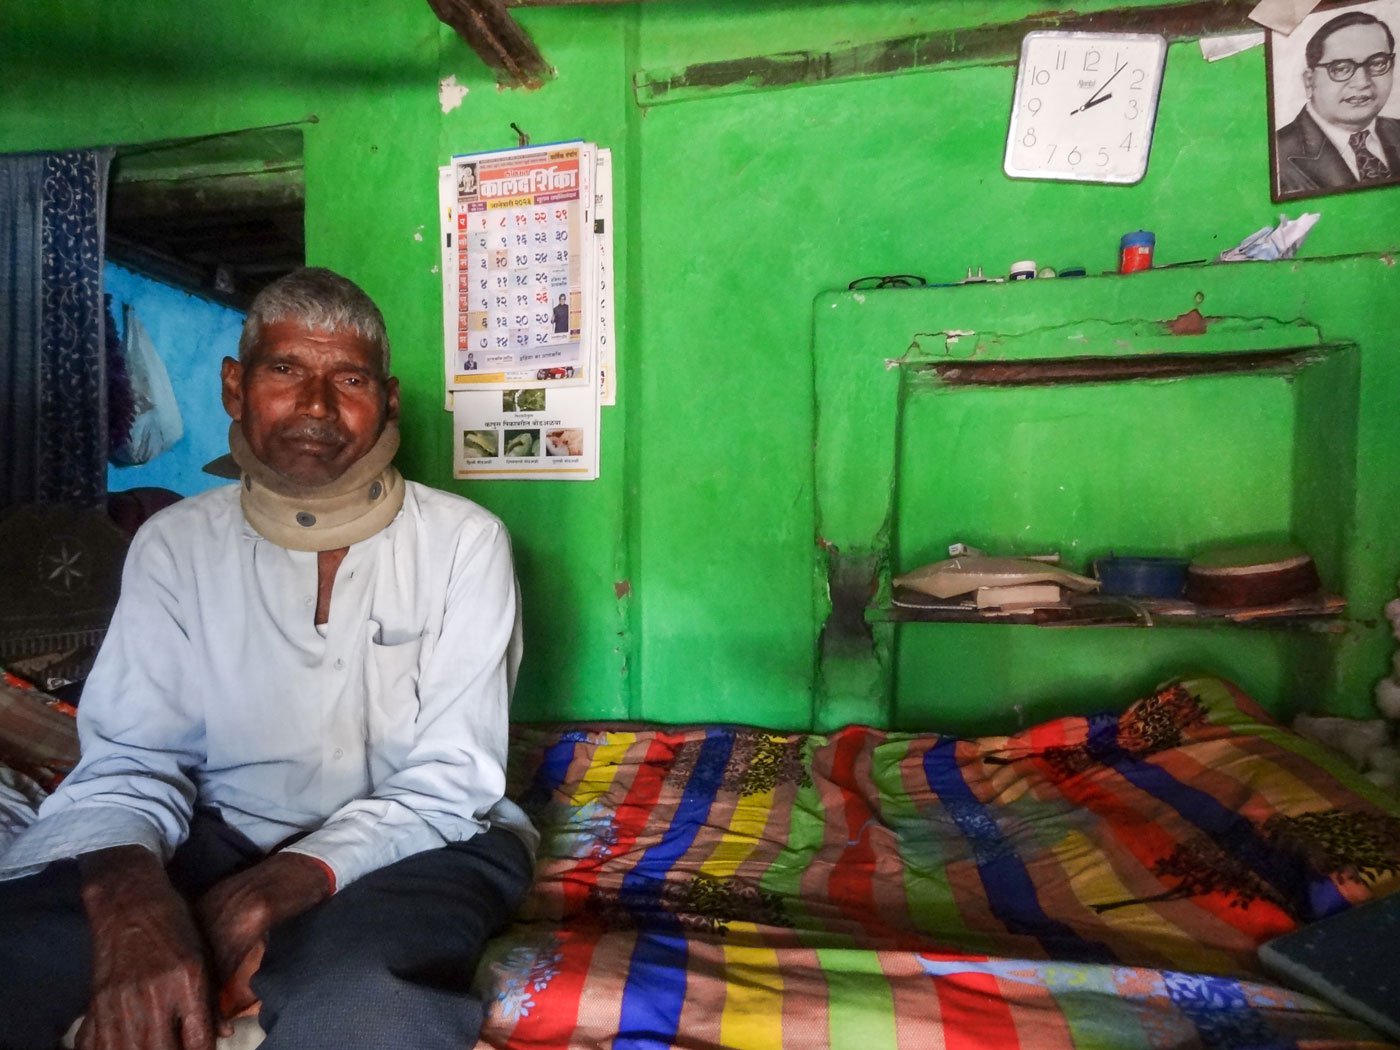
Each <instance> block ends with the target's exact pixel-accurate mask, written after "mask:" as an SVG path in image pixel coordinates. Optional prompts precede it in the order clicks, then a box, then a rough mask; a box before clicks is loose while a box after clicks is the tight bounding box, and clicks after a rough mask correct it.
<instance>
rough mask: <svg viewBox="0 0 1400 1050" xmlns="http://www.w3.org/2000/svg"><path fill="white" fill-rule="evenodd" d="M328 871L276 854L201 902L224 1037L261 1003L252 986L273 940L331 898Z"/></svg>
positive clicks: (305, 859)
mask: <svg viewBox="0 0 1400 1050" xmlns="http://www.w3.org/2000/svg"><path fill="white" fill-rule="evenodd" d="M330 893H331V884H330V880H329V878H328V877H327V874H326V870H325V868H324V867H323V866H322V865H321V864H320V863H319V862H317V861H314V860H312V859H311V858H310V857H306V856H303V855H302V854H299V853H274V854H272V856H270V857H268V858H266V859H265V860H263V861H261V862H260V863H258V864H256V865H254V866H253V867H251V868H249V869H248V870H247V871H245V872H242V873H241V874H238V875H234V876H233V877H232V878H229V879H225V880H224V881H223V882H221V883H219V884H218V885H217V886H215V887H214V888H213V889H212V890H210V891H209V892H208V893H206V894H205V895H204V896H203V897H201V898H200V900H199V903H198V904H197V905H195V914H196V916H197V917H198V918H199V924H200V927H201V928H202V929H203V930H204V936H205V937H206V938H207V939H208V941H209V948H210V950H211V951H212V952H213V955H214V975H215V978H216V980H217V981H218V987H219V1015H220V1025H219V1034H220V1035H228V1034H230V1033H231V1032H232V1030H233V1029H232V1026H231V1024H230V1023H229V1022H230V1020H231V1019H232V1018H234V1017H237V1016H238V1015H239V1014H241V1013H242V1012H243V1011H245V1010H246V1009H248V1007H250V1006H252V1005H253V1004H254V1003H256V1002H257V997H256V996H255V995H254V994H253V990H252V988H250V987H249V985H248V982H249V981H250V980H252V977H253V974H255V973H257V972H258V966H259V965H260V964H261V963H262V956H263V949H264V948H266V946H267V935H268V933H269V931H271V929H272V928H273V927H274V926H276V925H277V924H278V923H280V922H285V921H286V920H288V919H290V918H293V917H294V916H297V915H300V914H301V913H302V912H304V911H306V910H307V909H308V908H310V907H312V906H313V905H315V904H319V903H320V902H321V901H323V900H325V899H326V898H327V897H329V896H330Z"/></svg>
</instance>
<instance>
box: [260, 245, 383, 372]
mask: <svg viewBox="0 0 1400 1050" xmlns="http://www.w3.org/2000/svg"><path fill="white" fill-rule="evenodd" d="M277 321H295V322H297V323H298V324H301V325H305V326H306V327H307V328H312V329H317V330H320V331H326V332H332V331H335V330H337V329H342V328H348V329H350V330H351V331H353V332H354V333H355V334H356V335H359V336H360V337H361V338H363V339H367V340H368V341H369V343H370V345H371V346H372V347H374V348H375V349H376V350H378V351H379V360H380V367H381V369H382V371H383V373H384V375H386V376H387V375H388V374H389V333H388V331H387V330H386V329H385V327H384V315H383V314H381V313H380V312H379V307H377V306H375V305H374V300H373V299H371V298H370V297H369V296H368V295H366V294H365V291H364V289H363V288H361V287H360V286H359V285H358V284H356V283H355V282H354V281H352V280H350V279H349V278H346V277H342V276H340V274H338V273H336V272H335V271H334V270H327V269H325V268H323V267H320V266H308V267H305V268H304V269H300V270H293V271H292V272H291V273H289V274H287V275H286V276H284V277H279V278H277V280H275V281H273V282H272V283H271V284H269V285H268V286H267V287H266V288H264V289H263V290H262V291H260V292H259V293H258V294H257V296H256V298H254V299H253V305H252V306H250V307H249V308H248V317H247V319H246V320H245V321H244V322H243V334H242V335H241V336H239V338H238V360H239V362H240V363H242V364H244V365H246V364H247V363H248V361H249V359H250V358H251V357H252V356H253V352H254V351H255V350H256V349H257V348H258V345H259V341H260V340H261V338H262V330H263V327H264V326H265V325H270V324H273V323H275V322H277Z"/></svg>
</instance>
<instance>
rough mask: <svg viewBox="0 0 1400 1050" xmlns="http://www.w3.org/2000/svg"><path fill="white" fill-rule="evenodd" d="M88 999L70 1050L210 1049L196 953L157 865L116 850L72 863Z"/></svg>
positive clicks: (189, 924)
mask: <svg viewBox="0 0 1400 1050" xmlns="http://www.w3.org/2000/svg"><path fill="white" fill-rule="evenodd" d="M78 863H79V866H80V869H81V871H82V874H83V890H82V896H83V908H84V910H85V911H86V912H87V917H88V924H89V926H90V927H91V929H92V961H93V975H92V997H91V999H90V1001H89V1003H88V1012H87V1018H86V1020H85V1021H84V1022H83V1025H82V1027H81V1028H79V1029H78V1035H77V1039H76V1042H75V1044H74V1045H75V1046H76V1047H77V1048H78V1050H138V1048H139V1050H214V1033H213V1028H212V1023H211V1016H210V1008H209V981H208V977H207V974H206V970H205V966H204V948H203V945H202V944H201V943H200V939H199V931H198V930H196V929H195V925H194V921H193V920H192V919H191V917H190V913H189V909H187V908H186V907H185V902H184V901H183V900H181V899H180V895H179V894H177V893H176V892H175V888H174V887H173V886H171V885H170V880H169V879H168V878H167V877H166V875H165V869H164V868H163V867H162V866H161V863H160V860H159V858H157V857H156V855H155V854H153V853H151V852H150V851H149V850H147V849H144V848H142V847H141V846H116V847H113V848H112V849H104V850H98V851H96V852H94V853H88V854H84V855H83V856H82V857H80V858H79V862H78Z"/></svg>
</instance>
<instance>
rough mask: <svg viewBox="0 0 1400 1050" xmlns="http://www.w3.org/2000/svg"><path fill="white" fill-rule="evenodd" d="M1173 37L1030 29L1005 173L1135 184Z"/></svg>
mask: <svg viewBox="0 0 1400 1050" xmlns="http://www.w3.org/2000/svg"><path fill="white" fill-rule="evenodd" d="M1166 59H1167V41H1166V39H1165V38H1164V37H1161V36H1157V35H1156V34H1153V33H1073V32H1061V31H1056V30H1045V31H1038V32H1034V33H1027V34H1026V38H1025V39H1024V40H1023V41H1022V42H1021V64H1020V66H1019V68H1018V69H1017V71H1016V94H1015V98H1014V100H1013V102H1012V108H1011V129H1010V132H1009V133H1008V134H1007V138H1006V161H1005V163H1004V164H1003V167H1004V169H1005V171H1006V174H1008V175H1010V176H1011V177H1012V178H1017V179H1066V180H1070V181H1074V182H1116V183H1133V182H1139V181H1141V179H1142V177H1143V175H1144V174H1145V173H1146V172H1147V154H1148V151H1149V149H1150V148H1151V146H1152V124H1153V121H1154V120H1155V119H1156V116H1157V96H1158V93H1159V91H1160V89H1161V86H1162V67H1163V66H1164V65H1165V64H1166Z"/></svg>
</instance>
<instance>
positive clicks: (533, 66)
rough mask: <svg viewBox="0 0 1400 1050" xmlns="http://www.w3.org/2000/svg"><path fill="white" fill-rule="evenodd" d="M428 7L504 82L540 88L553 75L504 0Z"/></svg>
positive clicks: (460, 0)
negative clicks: (507, 8)
mask: <svg viewBox="0 0 1400 1050" xmlns="http://www.w3.org/2000/svg"><path fill="white" fill-rule="evenodd" d="M428 6H429V7H431V8H432V9H433V14H435V15H437V17H438V20H439V21H441V22H442V23H443V24H444V25H447V26H449V27H451V28H452V29H453V30H454V31H456V33H457V35H458V36H460V37H461V38H462V39H463V40H464V41H466V43H467V46H468V47H470V48H471V49H472V50H473V51H475V52H476V53H477V54H478V55H479V56H481V60H482V61H483V62H485V63H486V65H487V66H488V67H490V68H491V69H492V70H494V71H495V73H496V78H497V80H498V81H500V82H501V83H502V84H506V85H507V86H510V87H527V88H537V87H539V86H541V85H542V84H543V83H544V82H545V81H546V80H547V79H549V78H550V77H552V76H553V75H554V70H553V69H551V68H550V66H549V63H548V62H546V61H545V60H544V56H543V55H542V54H540V49H539V48H537V47H536V46H535V42H534V41H533V40H531V39H530V34H529V33H527V32H525V30H524V29H522V28H521V26H520V23H519V22H517V21H516V20H515V19H514V18H512V17H511V16H510V12H509V11H507V10H506V6H507V5H506V3H505V0H428Z"/></svg>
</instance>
